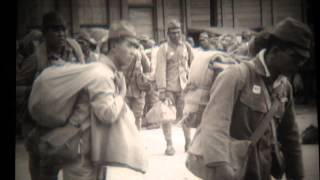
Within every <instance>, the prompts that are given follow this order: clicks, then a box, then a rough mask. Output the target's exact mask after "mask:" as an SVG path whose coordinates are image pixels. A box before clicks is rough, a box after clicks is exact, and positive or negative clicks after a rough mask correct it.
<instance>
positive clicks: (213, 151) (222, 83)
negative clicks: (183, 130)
mask: <svg viewBox="0 0 320 180" xmlns="http://www.w3.org/2000/svg"><path fill="white" fill-rule="evenodd" d="M243 83H244V78H243V75H242V74H241V72H240V69H238V68H237V67H235V66H234V67H230V68H228V69H226V70H225V71H223V72H222V73H221V74H219V75H218V77H217V79H216V80H215V82H214V83H213V85H212V88H211V90H210V100H209V102H208V104H207V106H206V108H205V110H204V112H203V116H202V121H201V124H200V128H201V140H202V144H203V146H204V147H203V148H202V149H203V157H204V162H205V164H206V165H207V166H208V167H216V166H218V165H221V164H226V163H229V162H228V161H229V154H228V151H229V149H228V146H229V142H230V133H229V128H230V124H231V118H232V113H233V109H234V104H235V103H236V100H237V98H238V94H239V91H240V88H241V87H242V84H243Z"/></svg>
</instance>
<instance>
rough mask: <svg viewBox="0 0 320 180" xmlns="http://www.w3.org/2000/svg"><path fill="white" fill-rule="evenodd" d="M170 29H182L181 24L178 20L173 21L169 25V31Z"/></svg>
mask: <svg viewBox="0 0 320 180" xmlns="http://www.w3.org/2000/svg"><path fill="white" fill-rule="evenodd" d="M169 29H181V24H180V22H179V21H177V20H176V19H172V20H171V21H170V22H169V23H168V30H169Z"/></svg>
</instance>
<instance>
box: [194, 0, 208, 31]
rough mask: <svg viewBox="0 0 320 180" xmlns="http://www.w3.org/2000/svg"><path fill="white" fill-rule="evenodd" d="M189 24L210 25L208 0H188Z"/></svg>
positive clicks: (196, 25) (195, 25)
mask: <svg viewBox="0 0 320 180" xmlns="http://www.w3.org/2000/svg"><path fill="white" fill-rule="evenodd" d="M190 12H191V13H190V17H191V26H194V27H208V26H210V0H198V1H190Z"/></svg>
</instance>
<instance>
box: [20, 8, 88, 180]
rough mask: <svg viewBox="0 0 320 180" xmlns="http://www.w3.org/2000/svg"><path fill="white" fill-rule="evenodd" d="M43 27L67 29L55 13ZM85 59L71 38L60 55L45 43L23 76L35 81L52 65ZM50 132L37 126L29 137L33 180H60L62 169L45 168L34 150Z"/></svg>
mask: <svg viewBox="0 0 320 180" xmlns="http://www.w3.org/2000/svg"><path fill="white" fill-rule="evenodd" d="M43 26H44V27H46V28H48V27H49V28H50V27H51V26H62V27H66V26H65V23H64V21H63V19H62V17H61V16H60V15H59V14H57V13H55V12H51V13H48V14H46V15H45V16H44V22H43ZM83 57H84V56H83V53H82V51H81V48H80V45H79V44H78V43H77V42H76V41H75V40H73V39H71V38H67V39H66V43H65V45H64V46H63V47H62V48H61V51H60V53H58V54H56V53H55V54H53V53H51V52H48V51H47V43H46V42H43V43H42V44H40V45H39V46H38V47H37V48H36V50H35V52H34V54H32V55H31V56H29V57H28V59H27V60H26V61H27V62H28V64H27V65H28V67H25V68H22V69H21V71H22V72H21V73H22V75H21V76H24V78H25V79H32V81H33V79H34V78H35V76H36V75H38V74H39V73H41V72H42V71H43V70H44V69H45V68H46V67H48V66H50V65H52V64H59V63H64V62H73V63H84V59H83ZM49 130H50V129H47V128H43V127H40V126H37V125H36V127H35V129H34V131H32V132H30V134H29V135H28V137H27V140H26V148H27V150H28V153H29V170H30V175H31V179H32V180H44V179H45V180H57V179H58V172H59V170H60V169H61V167H57V166H55V165H47V166H44V164H43V163H41V158H40V157H39V155H38V154H37V152H36V150H35V149H34V148H35V147H36V146H37V144H38V142H39V138H40V136H42V135H44V134H46V133H47V132H48V131H49Z"/></svg>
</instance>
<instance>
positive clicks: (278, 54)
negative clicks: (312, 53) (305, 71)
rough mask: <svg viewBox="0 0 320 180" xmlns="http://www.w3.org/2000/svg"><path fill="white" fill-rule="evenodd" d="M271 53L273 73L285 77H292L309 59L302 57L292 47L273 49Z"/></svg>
mask: <svg viewBox="0 0 320 180" xmlns="http://www.w3.org/2000/svg"><path fill="white" fill-rule="evenodd" d="M270 52H271V53H273V55H272V56H273V57H274V61H273V67H272V69H274V71H276V72H277V73H279V74H283V75H286V76H290V75H293V74H295V73H297V72H298V70H299V69H300V68H301V67H302V66H303V65H304V64H305V63H306V62H307V60H308V59H309V58H310V57H306V56H302V55H301V54H300V53H299V52H297V51H296V50H295V48H293V47H282V48H279V47H275V48H273V49H272V50H271V51H270Z"/></svg>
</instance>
